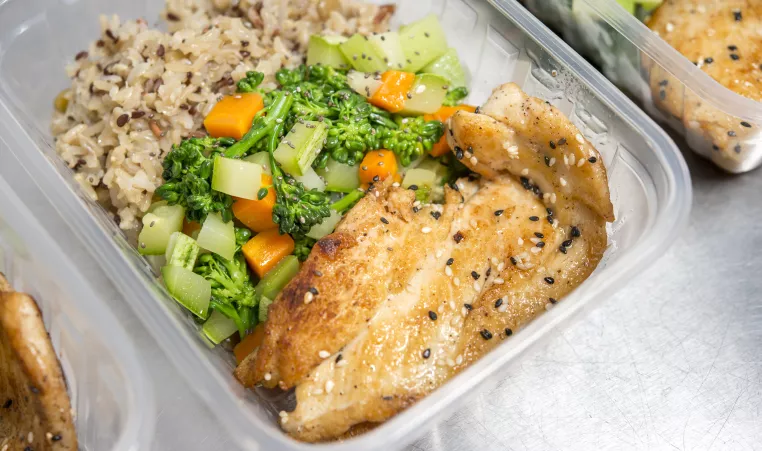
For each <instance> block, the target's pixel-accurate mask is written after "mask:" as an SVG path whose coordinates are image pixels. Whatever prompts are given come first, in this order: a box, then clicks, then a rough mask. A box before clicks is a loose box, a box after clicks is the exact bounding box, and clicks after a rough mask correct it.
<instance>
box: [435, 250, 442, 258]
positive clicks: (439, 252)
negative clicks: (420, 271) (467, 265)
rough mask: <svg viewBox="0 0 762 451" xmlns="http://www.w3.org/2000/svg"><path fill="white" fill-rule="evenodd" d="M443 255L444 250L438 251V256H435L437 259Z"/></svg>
mask: <svg viewBox="0 0 762 451" xmlns="http://www.w3.org/2000/svg"><path fill="white" fill-rule="evenodd" d="M442 254H443V251H442V249H437V253H436V254H434V255H435V256H436V257H437V258H441V257H442Z"/></svg>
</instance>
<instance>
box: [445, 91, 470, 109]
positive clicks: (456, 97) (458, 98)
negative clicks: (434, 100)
mask: <svg viewBox="0 0 762 451" xmlns="http://www.w3.org/2000/svg"><path fill="white" fill-rule="evenodd" d="M466 97H468V88H466V87H464V86H461V87H460V88H455V89H451V90H449V91H448V92H447V95H446V96H445V99H444V102H442V104H443V105H446V106H457V105H460V104H461V103H463V99H465V98H466Z"/></svg>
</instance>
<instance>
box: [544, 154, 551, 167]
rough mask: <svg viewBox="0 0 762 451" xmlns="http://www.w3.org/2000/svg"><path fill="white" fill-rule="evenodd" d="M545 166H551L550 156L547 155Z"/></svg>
mask: <svg viewBox="0 0 762 451" xmlns="http://www.w3.org/2000/svg"><path fill="white" fill-rule="evenodd" d="M545 166H547V167H550V158H548V157H547V156H546V157H545Z"/></svg>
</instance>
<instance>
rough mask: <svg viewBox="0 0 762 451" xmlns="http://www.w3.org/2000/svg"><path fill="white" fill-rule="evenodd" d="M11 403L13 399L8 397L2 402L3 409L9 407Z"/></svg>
mask: <svg viewBox="0 0 762 451" xmlns="http://www.w3.org/2000/svg"><path fill="white" fill-rule="evenodd" d="M12 405H13V400H12V399H8V400H7V401H5V402H4V403H3V409H10V408H11V406H12Z"/></svg>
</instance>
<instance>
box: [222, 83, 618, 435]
mask: <svg viewBox="0 0 762 451" xmlns="http://www.w3.org/2000/svg"><path fill="white" fill-rule="evenodd" d="M449 130H450V132H449V133H448V135H449V136H448V140H449V142H450V144H451V147H453V148H455V149H457V152H458V155H460V154H461V153H463V160H462V161H463V162H464V163H465V164H466V165H468V166H469V167H470V168H471V169H472V170H474V171H475V172H477V173H478V174H481V177H477V178H474V179H472V180H468V179H463V180H460V181H459V182H458V183H457V185H456V187H455V188H456V189H452V188H449V187H447V188H446V192H445V203H444V204H443V205H420V204H419V203H418V202H415V196H414V192H412V191H410V190H406V189H403V188H399V187H394V186H392V185H390V184H389V182H386V183H384V184H382V185H381V186H376V187H373V188H371V190H370V192H369V194H368V195H366V196H365V198H363V199H362V200H361V201H360V202H359V203H358V205H357V206H356V207H355V208H353V209H352V211H350V212H349V213H348V214H347V216H346V217H345V218H344V219H343V221H342V222H341V223H340V224H339V226H338V227H337V229H336V232H335V233H333V234H332V235H329V236H327V237H325V238H323V239H322V240H320V241H318V243H317V244H316V246H315V248H314V249H313V251H312V253H311V255H310V257H309V258H308V259H307V261H306V262H305V264H304V266H303V267H302V269H301V271H300V273H299V274H298V275H297V276H296V278H295V279H294V280H292V281H291V283H290V284H289V285H288V286H287V287H286V288H285V289H284V291H283V292H282V293H281V294H280V296H279V297H278V299H276V301H275V302H274V303H273V304H272V306H271V307H270V311H269V318H268V321H267V323H266V325H265V339H264V342H263V344H262V346H261V347H260V349H259V351H258V352H256V353H255V354H252V355H250V356H249V357H248V358H247V359H246V360H244V361H243V362H242V363H241V365H240V366H239V367H238V369H237V370H236V376H237V377H238V378H239V380H241V382H243V383H244V384H245V385H247V386H253V385H255V384H260V383H261V384H263V385H265V386H268V387H275V386H280V387H281V388H283V389H290V388H292V387H296V401H297V404H296V409H295V410H294V411H293V412H290V413H288V414H285V413H284V414H283V415H282V418H281V421H282V426H283V428H284V429H285V430H286V431H288V432H289V433H290V434H292V435H293V436H294V437H296V438H297V439H300V440H304V441H311V442H316V441H324V440H331V439H336V438H338V437H341V436H342V435H343V434H345V433H347V432H348V431H350V430H351V429H352V428H353V427H355V426H357V425H361V426H363V427H364V426H367V424H368V423H378V422H382V421H384V420H386V419H388V418H390V417H392V416H393V415H395V414H396V413H397V412H399V411H400V410H402V409H405V408H406V407H408V406H410V405H411V404H412V403H414V402H416V401H417V400H419V399H421V398H422V397H424V396H426V395H427V394H428V393H430V392H431V391H432V390H434V389H436V388H437V387H439V386H440V385H442V384H443V383H445V382H446V381H447V380H448V379H449V378H451V377H452V376H453V375H455V374H457V373H458V372H459V371H461V370H462V369H463V368H465V367H466V366H468V365H469V364H470V363H472V362H473V361H475V360H476V359H478V358H480V357H481V356H483V355H484V354H485V353H486V352H487V351H489V350H490V349H492V348H493V347H495V346H497V345H498V344H500V343H501V342H502V341H503V340H505V339H506V338H507V337H509V336H510V335H512V334H513V333H514V332H515V331H517V330H518V329H520V328H521V327H522V326H524V325H525V324H526V323H527V322H528V321H530V320H531V319H532V318H534V317H535V316H537V315H538V314H539V313H541V312H543V311H544V310H545V309H546V306H547V305H550V304H553V303H555V302H557V301H556V300H558V299H561V298H562V297H563V296H564V295H566V294H567V293H568V292H569V291H571V290H572V289H574V288H575V287H576V286H578V285H579V284H580V283H582V281H584V280H585V279H586V278H587V277H588V276H589V275H590V273H591V272H592V271H593V270H594V269H595V267H596V265H597V264H598V262H599V261H600V259H601V257H602V256H603V252H604V250H605V248H606V243H607V239H606V230H605V224H606V221H611V220H613V207H612V205H611V202H610V200H609V191H608V184H607V179H606V172H605V168H604V167H603V164H602V162H601V159H600V155H598V153H597V151H596V150H595V149H594V148H593V147H592V146H591V145H590V144H589V143H588V142H587V141H585V140H584V138H583V137H582V136H581V134H580V133H579V131H578V130H577V129H576V127H574V125H572V124H571V123H570V122H569V120H568V119H567V118H566V117H564V116H563V114H561V113H560V112H559V111H557V110H556V109H555V108H553V107H552V106H550V105H549V104H547V103H545V102H543V101H541V100H539V99H535V98H531V97H528V96H527V95H526V94H524V93H523V92H522V91H521V90H520V89H519V88H518V87H517V86H516V85H513V84H508V85H504V86H501V87H500V88H498V89H496V90H495V91H494V93H493V95H492V97H491V98H490V99H489V101H488V102H487V104H486V105H485V106H484V107H483V108H482V109H481V114H471V113H467V112H458V113H457V114H456V115H455V116H454V117H453V118H452V119H451V123H450V129H449ZM580 162H581V163H580ZM314 293H317V294H314Z"/></svg>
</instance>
